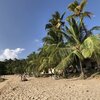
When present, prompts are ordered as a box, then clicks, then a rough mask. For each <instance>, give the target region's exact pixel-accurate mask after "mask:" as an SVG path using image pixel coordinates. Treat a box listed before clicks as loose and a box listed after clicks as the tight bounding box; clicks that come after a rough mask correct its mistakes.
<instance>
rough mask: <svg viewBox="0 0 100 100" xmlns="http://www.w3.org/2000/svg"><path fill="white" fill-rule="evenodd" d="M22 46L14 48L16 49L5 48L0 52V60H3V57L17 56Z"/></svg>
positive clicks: (13, 57) (11, 57)
mask: <svg viewBox="0 0 100 100" xmlns="http://www.w3.org/2000/svg"><path fill="white" fill-rule="evenodd" d="M23 50H25V49H23V48H16V49H14V50H13V49H8V48H7V49H5V50H3V51H2V52H1V53H0V61H3V60H5V59H15V58H18V54H19V53H21V52H22V51H23Z"/></svg>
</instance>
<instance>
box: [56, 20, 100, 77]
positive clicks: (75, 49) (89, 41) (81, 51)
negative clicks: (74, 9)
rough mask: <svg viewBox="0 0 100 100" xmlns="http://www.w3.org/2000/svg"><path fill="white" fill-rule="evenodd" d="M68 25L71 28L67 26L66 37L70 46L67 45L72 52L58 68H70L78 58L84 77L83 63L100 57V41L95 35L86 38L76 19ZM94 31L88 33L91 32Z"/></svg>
mask: <svg viewBox="0 0 100 100" xmlns="http://www.w3.org/2000/svg"><path fill="white" fill-rule="evenodd" d="M68 23H69V25H70V27H67V26H66V31H67V33H66V35H67V37H68V42H69V44H67V45H68V46H69V48H66V50H70V52H69V54H68V55H67V56H66V57H65V58H63V59H62V61H61V62H60V64H59V65H58V66H57V68H65V67H67V66H69V65H70V64H71V63H72V62H73V61H74V59H75V58H76V57H77V58H78V61H79V62H78V63H79V65H80V68H81V76H84V71H83V68H82V62H83V60H84V59H86V58H91V57H92V56H99V54H100V53H99V50H100V48H99V45H100V39H98V38H96V37H95V36H94V35H90V36H88V37H87V38H85V36H84V33H83V31H82V30H81V26H80V24H78V22H76V20H75V19H74V18H71V19H70V20H69V21H68ZM92 29H95V28H92ZM92 29H91V30H89V31H88V32H91V31H92ZM84 38H85V39H84ZM94 54H95V55H94Z"/></svg>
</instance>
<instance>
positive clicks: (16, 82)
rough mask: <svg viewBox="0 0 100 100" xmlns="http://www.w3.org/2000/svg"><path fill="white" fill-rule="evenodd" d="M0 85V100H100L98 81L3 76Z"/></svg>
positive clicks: (99, 83) (99, 81) (99, 84)
mask: <svg viewBox="0 0 100 100" xmlns="http://www.w3.org/2000/svg"><path fill="white" fill-rule="evenodd" d="M5 78H6V79H7V80H6V81H4V82H1V83H0V100H100V80H99V79H87V80H74V79H60V80H54V79H52V78H51V77H49V78H34V77H30V78H28V81H25V82H21V81H20V77H19V76H15V75H13V76H5Z"/></svg>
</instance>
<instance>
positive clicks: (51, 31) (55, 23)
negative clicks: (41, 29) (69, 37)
mask: <svg viewBox="0 0 100 100" xmlns="http://www.w3.org/2000/svg"><path fill="white" fill-rule="evenodd" d="M64 15H65V13H63V14H62V15H60V13H59V12H55V14H53V15H52V18H51V19H50V20H49V23H48V24H46V27H45V29H46V30H47V36H46V37H44V38H43V42H44V43H46V44H58V43H59V42H63V34H62V33H61V31H62V30H63V27H64V21H63V17H64Z"/></svg>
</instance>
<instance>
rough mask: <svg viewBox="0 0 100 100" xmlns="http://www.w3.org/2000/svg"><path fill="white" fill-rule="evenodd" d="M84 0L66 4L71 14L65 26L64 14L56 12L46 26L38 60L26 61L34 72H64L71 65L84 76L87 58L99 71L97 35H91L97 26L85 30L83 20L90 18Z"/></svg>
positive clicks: (99, 40)
mask: <svg viewBox="0 0 100 100" xmlns="http://www.w3.org/2000/svg"><path fill="white" fill-rule="evenodd" d="M86 4H87V0H82V1H81V2H78V1H77V0H75V1H74V2H73V3H71V4H69V5H68V9H69V10H70V11H72V15H70V16H68V17H67V20H66V22H67V25H66V24H65V23H66V22H64V20H63V19H64V15H65V13H63V14H62V15H60V13H59V12H55V14H53V15H52V18H51V19H50V20H49V22H48V24H46V27H45V29H46V31H47V35H46V36H45V37H44V38H43V43H44V44H43V47H42V48H41V49H40V50H39V52H38V53H37V58H35V59H33V58H34V57H33V58H32V59H29V58H28V59H29V62H32V63H33V65H34V66H35V67H36V68H37V71H39V72H41V71H43V70H48V69H50V68H54V69H55V70H56V71H57V70H63V71H64V70H66V69H67V68H69V67H70V66H73V67H74V68H75V67H76V66H77V69H78V72H79V73H81V74H83V73H84V70H83V65H84V64H83V63H84V61H85V60H86V59H89V60H90V61H91V60H92V61H94V62H95V63H96V64H97V65H98V68H99V64H98V62H99V61H100V36H99V35H95V34H94V33H93V31H94V30H99V29H100V26H94V27H93V28H91V29H87V27H86V26H85V23H84V18H85V17H89V18H91V15H92V13H91V12H88V11H85V10H84V8H85V5H86Z"/></svg>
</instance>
